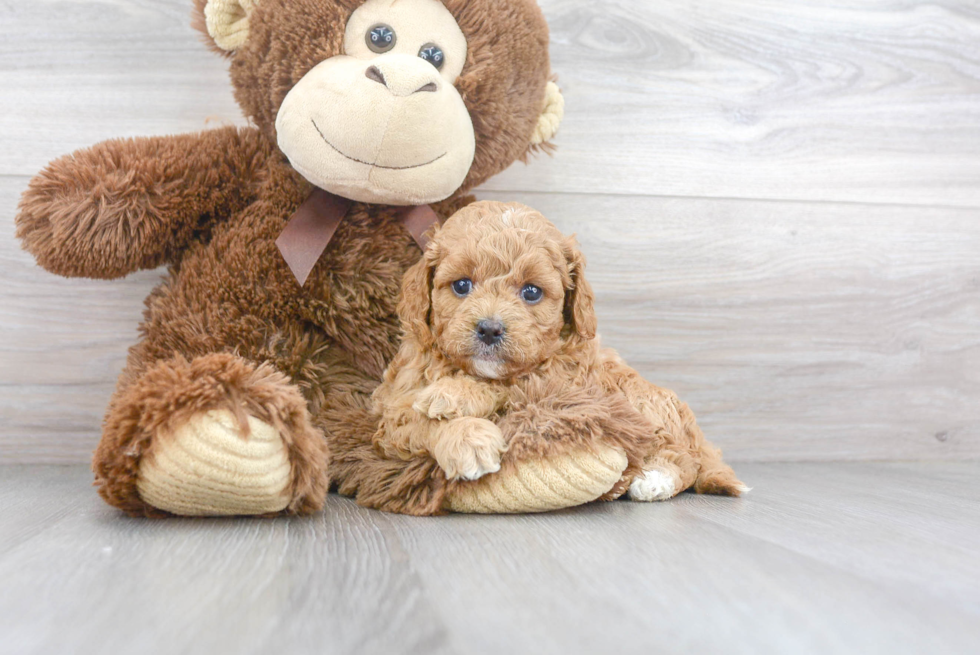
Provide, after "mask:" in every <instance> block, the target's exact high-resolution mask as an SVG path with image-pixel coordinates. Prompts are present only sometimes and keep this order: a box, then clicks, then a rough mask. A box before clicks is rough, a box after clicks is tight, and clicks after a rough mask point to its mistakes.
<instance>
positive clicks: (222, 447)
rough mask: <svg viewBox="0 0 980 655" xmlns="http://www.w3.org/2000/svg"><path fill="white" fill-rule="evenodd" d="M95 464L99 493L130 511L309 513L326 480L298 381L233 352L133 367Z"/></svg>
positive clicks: (323, 448)
mask: <svg viewBox="0 0 980 655" xmlns="http://www.w3.org/2000/svg"><path fill="white" fill-rule="evenodd" d="M93 469H94V471H95V476H96V483H97V485H98V488H99V493H100V494H101V495H102V497H103V498H104V499H105V500H106V501H107V502H108V503H109V504H111V505H114V506H115V507H118V508H120V509H122V510H125V511H126V512H129V513H130V514H133V515H149V516H160V515H165V514H178V515H183V516H228V515H233V514H241V515H255V514H272V513H276V512H280V511H285V512H289V513H294V514H309V513H312V512H315V511H317V510H318V509H320V508H321V507H322V506H323V502H324V500H325V497H326V493H327V487H328V485H329V478H328V476H327V444H326V439H325V438H324V437H323V434H322V433H321V432H320V431H319V430H318V429H317V428H316V427H314V426H313V424H312V421H311V419H310V416H309V412H308V410H307V406H306V401H305V400H304V399H303V396H302V394H301V393H300V391H299V389H298V388H296V387H295V386H294V385H293V384H292V383H291V382H290V380H289V379H288V378H287V377H286V376H285V375H284V374H283V373H281V372H280V371H277V370H275V369H274V368H273V367H272V366H270V365H269V364H256V363H254V362H250V361H247V360H245V359H243V358H241V357H238V356H236V355H233V354H230V353H213V354H209V355H203V356H201V357H197V358H195V359H193V360H190V361H188V360H186V359H184V358H182V357H175V358H174V359H172V360H167V361H158V362H156V363H154V364H152V365H151V366H150V367H149V368H148V369H147V370H146V371H145V372H143V373H142V374H141V375H139V376H136V377H134V378H133V379H132V381H131V382H130V383H129V384H128V385H126V386H125V387H123V388H122V389H121V390H120V391H118V392H117V394H116V395H115V396H114V397H113V400H112V403H111V405H110V410H109V413H108V415H107V416H106V422H105V430H104V432H103V435H102V441H101V442H100V443H99V447H98V449H97V450H96V452H95V459H94V461H93Z"/></svg>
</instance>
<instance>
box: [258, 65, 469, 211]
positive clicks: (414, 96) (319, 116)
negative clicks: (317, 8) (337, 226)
mask: <svg viewBox="0 0 980 655" xmlns="http://www.w3.org/2000/svg"><path fill="white" fill-rule="evenodd" d="M276 130H277V134H278V142H279V148H280V149H281V150H282V151H283V153H284V154H285V155H286V157H288V158H289V161H290V163H291V164H292V165H293V167H294V168H296V170H298V171H299V172H300V173H301V174H302V175H303V176H304V177H305V178H306V179H308V180H309V181H310V182H312V183H313V184H315V185H316V186H318V187H320V188H322V189H325V190H327V191H330V192H331V193H335V194H337V195H339V196H343V197H345V198H350V199H351V200H357V201H361V202H374V203H386V204H394V205H419V204H426V203H430V202H436V201H439V200H443V199H445V198H447V197H449V196H451V195H452V194H453V193H454V192H455V191H456V189H458V188H459V187H460V185H461V184H462V183H463V181H464V180H465V178H466V175H467V173H468V172H469V169H470V166H471V165H472V163H473V156H474V153H475V138H474V132H473V124H472V122H471V120H470V116H469V112H468V111H467V110H466V106H465V105H464V104H463V100H462V98H461V97H460V95H459V92H457V91H456V88H455V87H454V86H453V85H452V84H449V83H447V82H446V80H444V79H443V78H442V77H440V75H439V73H438V71H437V70H436V69H435V68H434V67H433V66H432V65H431V64H429V63H427V62H426V61H424V60H422V59H420V58H418V57H411V56H407V55H403V54H397V53H395V54H389V55H382V56H379V57H375V58H374V59H371V60H367V61H365V60H363V59H356V58H353V57H343V56H341V57H333V58H331V59H328V60H327V61H324V62H322V63H320V64H319V65H318V66H316V67H314V68H313V69H312V70H311V71H310V72H309V73H307V74H306V75H305V76H304V77H303V78H302V79H301V80H300V81H299V82H298V83H297V84H296V85H295V86H294V87H293V88H292V89H291V90H290V92H289V93H288V94H287V96H286V98H285V100H284V101H283V103H282V106H281V107H280V109H279V114H278V116H277V118H276Z"/></svg>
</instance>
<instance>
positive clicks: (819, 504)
mask: <svg viewBox="0 0 980 655" xmlns="http://www.w3.org/2000/svg"><path fill="white" fill-rule="evenodd" d="M739 473H741V474H742V477H743V479H744V480H746V481H748V482H749V483H750V484H752V485H754V490H753V491H752V492H751V493H750V494H749V495H748V496H747V497H745V498H743V499H724V498H714V497H703V496H694V495H689V494H685V495H683V496H681V497H679V498H677V499H675V500H673V501H670V502H668V503H662V504H652V505H644V504H635V503H629V502H616V503H604V504H595V505H590V506H586V507H583V508H579V509H575V510H567V511H563V512H558V513H554V514H546V515H542V516H523V517H470V516H461V515H455V516H448V517H438V518H413V517H405V516H397V515H390V514H384V513H380V512H375V511H369V510H365V509H362V508H359V507H357V506H356V505H355V504H353V503H352V502H350V501H349V500H347V499H344V498H340V497H336V496H334V497H332V498H331V499H330V502H329V503H328V505H327V508H326V510H325V511H324V512H323V513H322V514H320V515H318V516H316V517H313V518H308V519H300V518H293V519H273V520H262V519H249V520H238V519H234V520H194V519H189V520H167V521H144V520H132V519H129V518H127V517H125V516H123V515H121V514H119V513H117V512H116V511H114V510H112V509H110V508H109V507H107V506H105V505H104V504H103V503H102V502H101V501H100V500H99V499H98V498H97V496H96V494H95V492H94V491H93V490H92V489H90V488H89V487H88V485H87V483H88V481H89V478H90V474H89V472H88V471H87V470H85V468H84V467H80V466H68V467H57V466H9V467H4V468H2V469H0V507H2V513H0V590H2V593H0V635H2V638H0V652H2V653H4V654H6V653H11V654H13V653H17V654H24V653H42V652H43V653H51V652H76V653H94V652H132V653H164V652H167V653H175V652H189V653H209V654H218V653H224V652H234V653H270V652H281V653H357V654H364V653H504V652H508V653H509V652H518V653H522V652H528V653H530V652H534V653H562V654H568V653H599V652H606V653H617V652H628V653H691V652H705V653H710V652H725V653H821V654H826V653H959V652H962V653H969V652H972V653H976V652H977V647H978V645H980V557H978V551H977V548H978V544H980V488H978V485H977V484H976V481H977V479H978V478H980V463H953V462H948V463H917V464H911V463H907V464H898V463H893V464H881V463H879V464H875V463H848V464H823V463H808V464H804V463H798V464H773V463H769V464H746V465H743V466H741V467H739Z"/></svg>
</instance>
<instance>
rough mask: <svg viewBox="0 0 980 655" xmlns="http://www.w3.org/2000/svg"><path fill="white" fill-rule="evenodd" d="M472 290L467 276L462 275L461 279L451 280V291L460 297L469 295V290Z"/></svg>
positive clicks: (471, 283)
mask: <svg viewBox="0 0 980 655" xmlns="http://www.w3.org/2000/svg"><path fill="white" fill-rule="evenodd" d="M472 290H473V282H472V281H471V280H470V279H469V278H465V277H464V278H463V279H462V280H456V281H455V282H453V293H455V294H456V295H457V296H459V297H460V298H462V297H463V296H468V295H470V291H472Z"/></svg>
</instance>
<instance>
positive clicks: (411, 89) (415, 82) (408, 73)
mask: <svg viewBox="0 0 980 655" xmlns="http://www.w3.org/2000/svg"><path fill="white" fill-rule="evenodd" d="M364 76H365V77H366V78H368V79H369V80H371V81H372V82H377V83H378V84H380V85H381V86H383V87H385V88H386V89H388V91H390V92H391V94H392V95H395V96H401V97H405V96H410V95H413V94H416V93H423V92H430V93H435V92H436V91H438V90H439V79H440V78H439V73H438V72H437V71H436V69H435V67H433V66H432V64H429V63H426V62H425V61H423V60H421V59H419V58H418V57H406V56H404V55H385V56H384V57H380V58H378V60H377V61H376V63H374V64H372V65H370V66H368V67H367V69H366V70H365V71H364Z"/></svg>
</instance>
